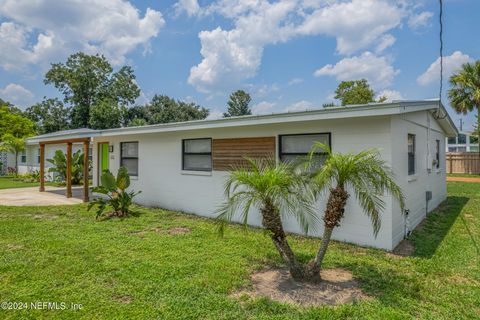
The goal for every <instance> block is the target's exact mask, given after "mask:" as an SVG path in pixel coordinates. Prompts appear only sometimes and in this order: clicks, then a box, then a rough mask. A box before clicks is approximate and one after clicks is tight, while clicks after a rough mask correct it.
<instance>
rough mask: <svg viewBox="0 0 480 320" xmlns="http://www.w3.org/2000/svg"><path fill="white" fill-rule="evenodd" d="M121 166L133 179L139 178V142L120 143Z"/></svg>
mask: <svg viewBox="0 0 480 320" xmlns="http://www.w3.org/2000/svg"><path fill="white" fill-rule="evenodd" d="M120 166H122V167H125V168H126V169H127V170H128V174H129V175H130V176H133V177H137V176H138V141H132V142H121V143H120Z"/></svg>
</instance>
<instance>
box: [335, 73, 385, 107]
mask: <svg viewBox="0 0 480 320" xmlns="http://www.w3.org/2000/svg"><path fill="white" fill-rule="evenodd" d="M335 99H338V100H340V102H341V104H342V106H346V105H350V104H366V103H370V102H383V101H385V100H386V98H385V97H380V99H379V100H378V101H377V100H375V92H374V91H373V90H372V88H370V84H369V83H368V81H367V80H366V79H361V80H352V81H342V82H340V84H339V85H338V87H337V89H336V90H335ZM329 106H331V105H329Z"/></svg>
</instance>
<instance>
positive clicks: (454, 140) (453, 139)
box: [448, 137, 457, 144]
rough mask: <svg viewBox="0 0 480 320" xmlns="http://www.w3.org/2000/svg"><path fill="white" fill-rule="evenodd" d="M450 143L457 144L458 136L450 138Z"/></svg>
mask: <svg viewBox="0 0 480 320" xmlns="http://www.w3.org/2000/svg"><path fill="white" fill-rule="evenodd" d="M448 144H457V138H456V137H450V138H448Z"/></svg>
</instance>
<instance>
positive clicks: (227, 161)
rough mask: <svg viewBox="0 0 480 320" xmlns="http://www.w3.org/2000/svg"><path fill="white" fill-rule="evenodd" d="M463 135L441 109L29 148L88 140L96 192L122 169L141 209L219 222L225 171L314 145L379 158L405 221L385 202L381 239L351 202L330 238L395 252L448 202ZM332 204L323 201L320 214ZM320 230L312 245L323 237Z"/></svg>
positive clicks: (422, 104) (213, 123) (256, 220)
mask: <svg viewBox="0 0 480 320" xmlns="http://www.w3.org/2000/svg"><path fill="white" fill-rule="evenodd" d="M457 134H458V131H457V129H456V127H455V125H454V124H453V122H452V120H451V118H450V117H449V116H448V113H447V112H446V110H445V108H444V106H443V105H442V104H441V103H439V102H438V100H422V101H400V102H392V103H375V104H366V105H355V106H345V107H332V108H324V109H318V110H309V111H301V112H288V113H278V114H270V115H252V116H243V117H232V118H223V119H217V120H200V121H189V122H182V123H168V124H158V125H149V126H142V127H128V128H118V129H109V130H98V131H91V130H86V131H85V130H84V131H82V130H78V131H77V132H63V133H58V134H57V135H56V136H50V137H48V136H43V137H42V136H38V137H33V138H30V139H29V140H28V145H29V146H28V149H27V158H29V157H30V156H29V155H28V154H29V152H33V154H36V152H37V149H38V145H39V144H42V143H54V142H55V141H56V140H57V139H61V140H62V142H64V141H67V140H68V139H71V140H70V141H77V140H78V139H85V137H90V141H91V143H92V146H93V148H92V151H93V184H94V185H97V184H98V181H99V179H98V177H99V174H100V173H101V172H102V170H105V169H107V168H108V169H109V170H110V171H112V172H113V173H116V171H117V170H118V169H119V167H120V166H125V167H127V168H128V170H129V172H130V174H131V180H132V184H131V188H132V189H133V190H141V191H142V193H141V194H140V195H139V196H138V197H137V198H136V202H138V203H139V204H142V205H146V206H155V207H162V208H167V209H172V210H179V211H184V212H188V213H193V214H196V215H199V216H204V217H212V218H213V217H215V216H216V214H215V211H216V210H217V208H218V207H219V205H220V204H221V203H222V201H223V200H224V195H223V191H224V189H223V188H224V181H225V178H226V175H227V174H228V172H227V170H228V168H229V167H230V165H231V164H232V163H235V162H236V161H239V160H241V159H242V157H243V156H262V155H265V156H268V155H274V156H275V157H276V159H277V161H283V160H287V159H291V158H293V157H297V156H301V155H305V154H306V153H308V152H309V150H310V147H311V145H312V143H313V142H314V141H322V142H324V143H327V144H329V145H330V146H331V148H332V150H333V151H334V152H359V151H361V150H365V149H370V148H376V149H378V150H379V152H380V155H381V157H382V158H383V159H384V160H385V161H386V162H387V163H388V164H389V165H390V166H391V168H392V170H393V172H394V174H395V179H396V182H397V183H398V185H399V186H400V187H401V188H402V189H403V191H404V193H405V196H406V212H401V210H400V206H399V204H398V203H397V201H396V200H394V199H393V198H392V197H390V196H388V195H386V196H385V201H386V206H385V210H384V211H383V213H382V225H381V229H380V232H379V233H378V236H377V237H375V236H374V235H373V228H372V226H371V222H370V220H369V218H368V217H367V216H366V215H364V214H363V213H362V212H361V208H360V207H359V205H358V204H357V203H356V201H355V200H354V197H352V198H350V200H349V201H348V205H347V208H346V214H345V217H344V219H343V221H342V225H341V227H339V228H337V229H336V230H335V231H334V234H333V238H334V239H336V240H340V241H346V242H352V243H356V244H360V245H364V246H372V247H377V248H382V249H386V250H392V249H394V248H395V246H396V245H397V244H398V243H399V242H400V241H401V240H402V239H403V238H404V237H405V236H406V235H407V234H408V233H409V232H410V231H411V230H413V228H415V226H417V225H418V224H419V223H420V222H421V221H422V220H423V219H424V218H425V217H426V214H427V213H428V212H429V211H431V210H433V209H434V208H436V207H437V206H438V205H439V204H440V203H441V202H442V201H443V200H445V199H446V171H445V138H446V137H452V136H456V135H457ZM50 146H55V145H54V144H53V145H50ZM325 202H326V201H325V199H320V200H319V202H318V210H319V214H323V209H324V206H325ZM248 223H249V224H251V225H254V226H260V225H261V219H260V216H259V214H258V212H252V214H251V215H250V220H249V221H248ZM284 224H285V229H286V230H287V231H289V232H294V233H301V229H300V228H299V226H298V225H297V223H296V222H295V221H294V220H287V221H284ZM322 227H323V226H322V225H319V226H318V228H317V230H316V231H314V232H312V233H311V234H310V235H312V236H321V234H322V231H323V230H322Z"/></svg>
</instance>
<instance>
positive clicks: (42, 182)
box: [40, 143, 45, 192]
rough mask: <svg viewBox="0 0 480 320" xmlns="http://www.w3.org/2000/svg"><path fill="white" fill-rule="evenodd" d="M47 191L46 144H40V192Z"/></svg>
mask: <svg viewBox="0 0 480 320" xmlns="http://www.w3.org/2000/svg"><path fill="white" fill-rule="evenodd" d="M43 191H45V144H43V143H40V192H43Z"/></svg>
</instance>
